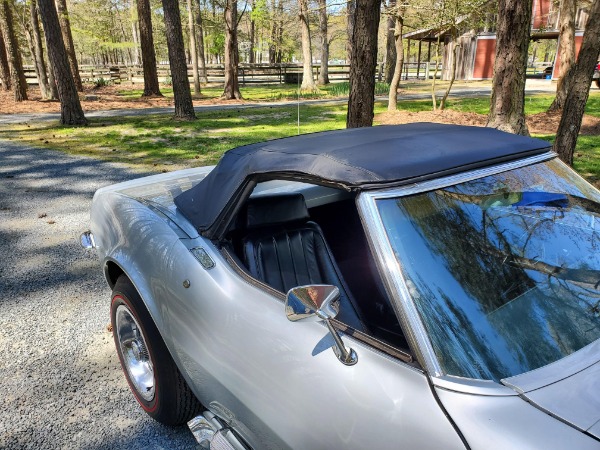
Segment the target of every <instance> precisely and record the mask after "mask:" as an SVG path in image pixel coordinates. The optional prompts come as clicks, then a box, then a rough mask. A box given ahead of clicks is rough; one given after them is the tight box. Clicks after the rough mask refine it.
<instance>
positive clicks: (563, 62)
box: [548, 0, 576, 111]
mask: <svg viewBox="0 0 600 450" xmlns="http://www.w3.org/2000/svg"><path fill="white" fill-rule="evenodd" d="M575 4H576V1H575V0H561V2H560V25H559V26H560V37H559V44H560V45H559V49H558V52H559V54H560V66H559V68H558V76H559V79H558V85H557V86H556V97H555V98H554V101H553V102H552V104H551V105H550V108H548V111H558V110H560V109H562V107H563V105H564V104H565V99H566V97H567V92H568V82H569V80H567V73H569V69H571V66H572V65H573V64H574V63H575V9H576V6H575Z"/></svg>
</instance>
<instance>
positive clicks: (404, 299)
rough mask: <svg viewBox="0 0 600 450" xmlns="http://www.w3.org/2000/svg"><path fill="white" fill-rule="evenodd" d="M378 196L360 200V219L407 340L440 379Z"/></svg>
mask: <svg viewBox="0 0 600 450" xmlns="http://www.w3.org/2000/svg"><path fill="white" fill-rule="evenodd" d="M375 195H376V194H371V193H362V194H360V195H359V196H358V198H357V203H358V209H359V212H360V216H361V219H362V221H363V224H364V226H365V228H366V230H367V233H366V235H367V238H368V239H367V240H368V241H369V246H370V247H371V250H372V251H373V253H374V255H375V261H376V263H377V265H378V267H379V272H380V273H381V274H382V278H383V284H384V285H385V288H386V290H387V292H388V295H389V296H390V298H391V299H393V301H392V307H393V308H394V311H395V312H396V316H398V317H399V318H400V321H401V322H402V329H403V331H404V332H405V333H407V336H406V338H407V339H408V341H409V344H410V346H411V349H412V350H413V352H415V354H416V356H417V360H418V361H419V362H420V364H421V366H422V367H424V368H425V369H426V371H427V372H428V373H429V374H430V375H431V376H440V375H441V374H442V369H441V367H440V365H439V363H438V361H437V358H436V357H435V353H434V352H433V347H432V345H431V342H430V341H429V337H428V336H427V333H426V331H425V327H424V325H423V323H422V322H421V317H420V316H419V314H418V312H417V309H416V306H415V304H414V302H413V301H412V298H411V296H410V294H409V292H408V287H407V286H406V282H405V281H404V277H402V272H401V270H400V265H399V264H398V261H397V260H396V258H395V256H394V252H393V250H392V246H391V244H390V242H389V240H388V236H387V234H386V232H385V227H384V226H383V222H382V221H381V218H380V217H379V211H378V210H377V206H376V204H375Z"/></svg>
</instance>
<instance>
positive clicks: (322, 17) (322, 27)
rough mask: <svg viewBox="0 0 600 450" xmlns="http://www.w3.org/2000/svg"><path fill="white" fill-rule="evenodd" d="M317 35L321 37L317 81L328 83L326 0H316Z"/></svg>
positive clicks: (322, 83) (321, 83)
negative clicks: (317, 15) (319, 67)
mask: <svg viewBox="0 0 600 450" xmlns="http://www.w3.org/2000/svg"><path fill="white" fill-rule="evenodd" d="M318 4H319V37H320V38H321V69H320V71H319V79H318V80H317V83H318V84H320V85H325V84H329V39H328V37H327V34H328V33H327V0H318Z"/></svg>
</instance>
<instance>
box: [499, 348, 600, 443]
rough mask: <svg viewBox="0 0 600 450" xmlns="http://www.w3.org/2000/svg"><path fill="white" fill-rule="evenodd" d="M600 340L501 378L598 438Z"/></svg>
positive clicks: (521, 392)
mask: <svg viewBox="0 0 600 450" xmlns="http://www.w3.org/2000/svg"><path fill="white" fill-rule="evenodd" d="M598 355H600V341H595V342H593V343H591V344H590V345H588V346H587V347H584V348H583V349H581V350H579V351H578V352H575V353H573V354H572V355H570V356H568V357H566V358H563V359H561V360H560V361H557V362H556V363H554V364H550V365H548V366H545V367H542V368H540V369H538V370H534V371H531V372H528V373H525V374H522V375H518V376H515V377H511V378H506V379H504V380H502V383H503V384H504V385H506V386H508V387H511V388H513V389H514V390H515V391H517V392H518V393H519V395H520V396H521V397H522V398H524V399H525V400H526V401H528V402H529V403H531V404H532V405H533V406H535V407H537V408H539V409H541V410H542V411H544V412H546V413H548V414H550V415H552V416H554V417H556V418H558V419H560V420H562V421H564V422H566V423H568V424H570V425H572V426H573V427H575V428H578V429H579V430H581V431H584V432H587V433H588V434H590V435H593V436H595V437H597V438H600V361H599V356H598Z"/></svg>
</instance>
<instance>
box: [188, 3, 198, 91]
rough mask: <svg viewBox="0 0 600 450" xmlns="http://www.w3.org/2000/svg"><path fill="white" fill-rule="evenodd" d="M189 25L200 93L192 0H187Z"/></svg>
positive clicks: (195, 87) (195, 80)
mask: <svg viewBox="0 0 600 450" xmlns="http://www.w3.org/2000/svg"><path fill="white" fill-rule="evenodd" d="M187 10H188V27H189V30H190V56H191V57H192V72H193V74H192V75H193V77H194V94H196V95H200V93H201V92H200V76H199V75H198V52H197V51H196V29H195V27H194V10H193V8H192V0H187Z"/></svg>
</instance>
